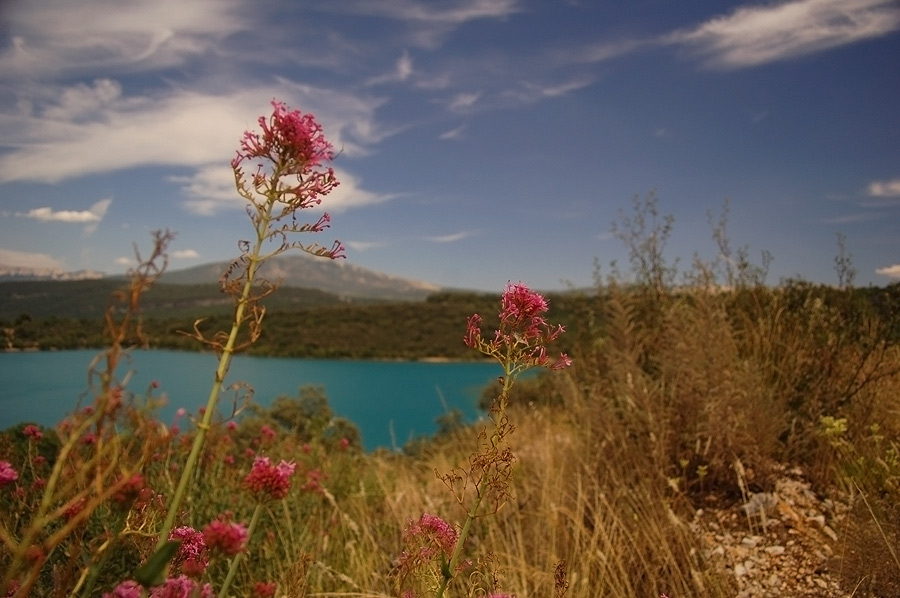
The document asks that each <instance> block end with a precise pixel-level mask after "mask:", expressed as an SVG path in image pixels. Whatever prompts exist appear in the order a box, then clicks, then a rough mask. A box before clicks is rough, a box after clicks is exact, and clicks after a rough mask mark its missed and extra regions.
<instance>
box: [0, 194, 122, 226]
mask: <svg viewBox="0 0 900 598" xmlns="http://www.w3.org/2000/svg"><path fill="white" fill-rule="evenodd" d="M111 203H112V200H111V199H101V200H100V201H98V202H97V203H95V204H94V205H92V206H91V207H90V209H87V210H54V209H52V208H49V207H41V208H34V209H33V210H29V211H27V212H16V216H19V217H21V218H32V219H34V220H40V221H42V222H77V223H97V222H100V221H101V220H103V217H104V216H105V215H106V210H107V209H108V208H109V205H110V204H111ZM91 232H93V230H92V231H91Z"/></svg>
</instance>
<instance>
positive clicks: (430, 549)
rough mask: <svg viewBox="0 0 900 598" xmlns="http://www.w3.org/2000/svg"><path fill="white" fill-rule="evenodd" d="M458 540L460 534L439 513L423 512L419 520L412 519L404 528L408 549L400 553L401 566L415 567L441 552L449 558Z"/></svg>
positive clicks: (404, 539)
mask: <svg viewBox="0 0 900 598" xmlns="http://www.w3.org/2000/svg"><path fill="white" fill-rule="evenodd" d="M458 540H459V534H458V533H457V531H456V529H454V528H453V526H452V525H450V524H449V523H447V522H446V521H444V520H443V519H441V518H440V517H438V516H437V515H431V514H429V513H423V514H422V516H421V517H419V520H418V521H410V522H409V525H408V526H407V528H406V529H405V530H403V542H404V543H405V544H406V546H407V549H406V550H404V551H403V553H402V554H401V555H400V561H401V567H404V566H405V567H414V566H416V565H417V564H421V563H426V562H429V561H431V560H433V559H434V558H435V557H437V556H439V555H441V554H443V556H444V557H446V558H447V559H448V560H449V559H450V558H451V557H452V556H453V551H454V550H456V543H457V541H458Z"/></svg>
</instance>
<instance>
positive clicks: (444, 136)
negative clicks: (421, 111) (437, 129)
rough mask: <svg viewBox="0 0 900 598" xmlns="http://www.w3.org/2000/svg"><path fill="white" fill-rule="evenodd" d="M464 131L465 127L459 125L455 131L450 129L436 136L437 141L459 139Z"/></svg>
mask: <svg viewBox="0 0 900 598" xmlns="http://www.w3.org/2000/svg"><path fill="white" fill-rule="evenodd" d="M465 130H466V125H460V126H458V127H456V128H455V129H450V130H449V131H445V132H443V133H441V134H440V135H439V136H438V139H440V140H442V141H447V140H451V139H454V140H455V139H460V138H462V135H463V133H464V132H465Z"/></svg>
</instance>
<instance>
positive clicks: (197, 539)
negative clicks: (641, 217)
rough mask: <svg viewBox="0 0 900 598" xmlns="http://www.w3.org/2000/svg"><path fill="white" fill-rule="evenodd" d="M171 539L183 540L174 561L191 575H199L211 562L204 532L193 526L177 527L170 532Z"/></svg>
mask: <svg viewBox="0 0 900 598" xmlns="http://www.w3.org/2000/svg"><path fill="white" fill-rule="evenodd" d="M169 540H181V546H180V547H179V548H178V553H177V554H176V555H175V559H174V560H173V563H175V564H176V565H181V571H182V573H184V574H185V575H189V576H191V577H199V576H200V575H202V574H203V572H204V571H205V570H206V566H207V565H208V564H209V551H208V550H207V547H206V541H205V540H204V539H203V534H201V533H200V532H198V531H197V530H195V529H194V528H192V527H189V526H183V527H176V528H175V529H173V530H172V533H170V534H169Z"/></svg>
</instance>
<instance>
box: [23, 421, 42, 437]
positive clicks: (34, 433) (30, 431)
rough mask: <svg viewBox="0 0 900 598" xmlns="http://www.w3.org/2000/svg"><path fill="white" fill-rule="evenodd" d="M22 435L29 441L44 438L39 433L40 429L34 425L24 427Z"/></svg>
mask: <svg viewBox="0 0 900 598" xmlns="http://www.w3.org/2000/svg"><path fill="white" fill-rule="evenodd" d="M22 433H23V434H25V436H27V437H28V438H30V439H31V440H40V439H41V438H42V437H43V436H44V435H43V433H41V430H40V428H38V427H37V426H35V425H34V424H29V425H27V426H25V429H24V430H22Z"/></svg>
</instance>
